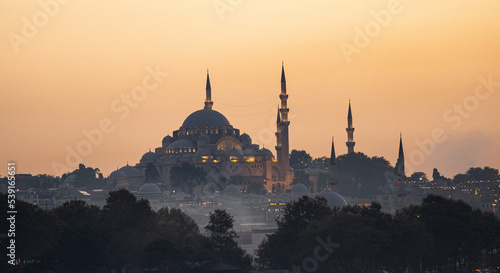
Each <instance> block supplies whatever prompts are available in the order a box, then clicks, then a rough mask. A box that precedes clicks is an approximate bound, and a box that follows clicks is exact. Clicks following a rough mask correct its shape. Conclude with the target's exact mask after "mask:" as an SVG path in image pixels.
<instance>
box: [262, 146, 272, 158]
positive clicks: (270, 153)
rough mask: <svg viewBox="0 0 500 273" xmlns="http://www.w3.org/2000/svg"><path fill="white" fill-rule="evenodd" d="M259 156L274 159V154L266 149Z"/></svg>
mask: <svg viewBox="0 0 500 273" xmlns="http://www.w3.org/2000/svg"><path fill="white" fill-rule="evenodd" d="M259 155H261V156H270V157H272V156H273V153H272V152H271V151H269V150H268V149H266V148H262V149H260V150H259Z"/></svg>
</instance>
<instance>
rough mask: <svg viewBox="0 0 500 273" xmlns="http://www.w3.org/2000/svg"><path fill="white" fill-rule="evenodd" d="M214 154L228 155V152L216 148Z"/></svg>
mask: <svg viewBox="0 0 500 273" xmlns="http://www.w3.org/2000/svg"><path fill="white" fill-rule="evenodd" d="M214 155H215V156H226V155H227V153H226V151H224V150H222V149H220V150H215V152H214Z"/></svg>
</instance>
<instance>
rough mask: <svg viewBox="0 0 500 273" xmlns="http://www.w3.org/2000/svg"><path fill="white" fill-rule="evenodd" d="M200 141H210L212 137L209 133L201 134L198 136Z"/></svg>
mask: <svg viewBox="0 0 500 273" xmlns="http://www.w3.org/2000/svg"><path fill="white" fill-rule="evenodd" d="M198 141H205V142H207V143H208V142H210V137H209V136H208V135H205V134H201V135H200V136H199V137H198Z"/></svg>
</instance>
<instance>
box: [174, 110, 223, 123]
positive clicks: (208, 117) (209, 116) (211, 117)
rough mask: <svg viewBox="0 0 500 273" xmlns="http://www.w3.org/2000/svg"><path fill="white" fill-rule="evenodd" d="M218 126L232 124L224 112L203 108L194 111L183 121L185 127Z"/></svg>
mask: <svg viewBox="0 0 500 273" xmlns="http://www.w3.org/2000/svg"><path fill="white" fill-rule="evenodd" d="M217 126H231V124H230V123H229V121H228V120H227V118H226V117H225V116H224V115H223V114H221V113H219V112H217V111H215V110H209V109H201V110H198V111H196V112H194V113H192V114H191V115H189V116H188V117H187V118H186V119H185V120H184V123H182V127H183V128H190V127H198V128H202V127H217Z"/></svg>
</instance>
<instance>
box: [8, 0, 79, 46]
mask: <svg viewBox="0 0 500 273" xmlns="http://www.w3.org/2000/svg"><path fill="white" fill-rule="evenodd" d="M68 3H69V1H68V0H47V1H43V0H42V1H39V2H38V5H39V6H40V8H41V10H38V11H36V12H35V13H34V14H33V16H31V19H28V18H26V17H21V21H22V22H23V26H22V27H21V31H20V34H16V33H13V32H9V33H7V38H8V39H9V42H10V44H11V45H12V48H13V49H14V52H16V54H17V53H18V52H19V47H20V46H21V45H26V44H28V43H29V41H30V40H31V39H33V38H35V36H36V35H37V34H38V32H39V31H40V29H41V28H43V27H45V26H46V25H47V24H48V23H49V18H54V17H55V16H56V15H57V14H58V13H59V10H60V7H61V5H66V4H68Z"/></svg>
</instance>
